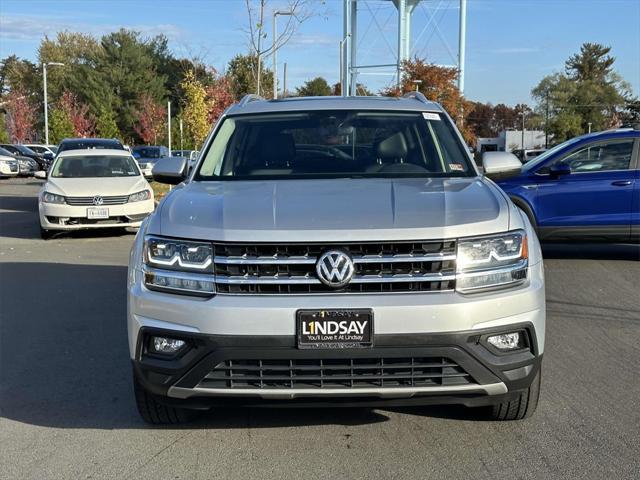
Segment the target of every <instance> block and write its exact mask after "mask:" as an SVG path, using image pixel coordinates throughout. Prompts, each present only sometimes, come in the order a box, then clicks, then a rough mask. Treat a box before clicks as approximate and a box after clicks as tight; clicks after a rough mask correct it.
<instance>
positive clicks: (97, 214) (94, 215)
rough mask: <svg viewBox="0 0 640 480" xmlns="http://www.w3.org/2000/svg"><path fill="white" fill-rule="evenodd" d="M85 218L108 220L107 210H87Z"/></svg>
mask: <svg viewBox="0 0 640 480" xmlns="http://www.w3.org/2000/svg"><path fill="white" fill-rule="evenodd" d="M87 218H89V219H92V220H95V219H100V218H109V209H108V208H87Z"/></svg>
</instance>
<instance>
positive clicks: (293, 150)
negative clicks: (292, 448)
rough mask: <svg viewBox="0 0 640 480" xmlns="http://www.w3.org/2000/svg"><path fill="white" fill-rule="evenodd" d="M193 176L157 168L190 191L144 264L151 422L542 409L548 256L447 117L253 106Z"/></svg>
mask: <svg viewBox="0 0 640 480" xmlns="http://www.w3.org/2000/svg"><path fill="white" fill-rule="evenodd" d="M515 161H516V162H517V160H515ZM517 163H519V162H517ZM507 164H508V161H504V158H499V159H498V161H497V162H496V163H495V164H494V165H493V167H492V168H493V171H495V170H496V169H497V170H499V169H500V168H511V167H512V166H511V167H510V166H509V165H507ZM186 169H187V165H186V160H185V159H181V158H167V159H161V160H159V161H158V162H157V164H156V166H155V167H154V170H153V175H154V178H155V179H156V180H157V181H163V182H166V183H172V184H179V185H178V186H177V187H176V188H174V189H173V190H172V191H171V192H170V193H169V194H168V195H167V196H166V197H165V198H164V199H163V200H162V202H161V203H160V205H159V206H158V208H157V210H156V212H155V213H154V214H153V215H151V216H150V217H148V219H147V220H146V221H145V222H144V224H143V225H142V227H141V228H140V231H139V233H138V236H137V237H136V240H135V244H134V246H133V248H132V251H131V259H130V264H129V276H128V329H129V348H130V353H131V360H132V363H133V373H134V389H135V396H136V401H137V406H138V409H139V411H140V414H141V415H142V417H143V418H144V419H145V420H146V421H148V422H151V423H176V422H180V421H184V420H186V419H187V418H189V416H190V415H189V412H191V411H193V410H202V409H208V408H211V407H213V406H216V405H224V404H229V403H231V404H233V405H238V404H243V405H248V404H255V403H260V404H263V405H264V404H282V403H285V404H289V405H299V404H305V405H313V404H317V403H318V402H320V403H322V404H323V405H327V404H335V405H350V406H352V405H356V404H358V405H363V406H380V405H396V406H398V405H425V404H463V405H467V406H486V407H489V408H487V409H486V412H487V413H489V414H492V418H495V419H498V420H512V419H521V418H525V417H527V416H529V415H530V414H531V413H532V412H533V411H534V410H535V408H536V404H537V401H538V394H539V388H540V370H541V362H542V355H543V348H544V335H545V296H544V276H543V265H542V256H541V251H540V245H539V243H538V240H537V238H536V235H535V233H534V231H533V229H532V227H531V225H530V223H529V221H528V220H527V216H526V215H524V214H523V213H522V212H521V211H520V210H519V209H518V208H516V207H515V206H514V205H513V203H511V201H510V200H509V198H508V197H507V196H506V195H505V194H504V193H503V192H502V191H501V190H500V189H499V188H498V187H497V186H496V185H495V184H494V183H492V182H491V181H490V180H487V179H486V178H484V177H483V176H481V175H480V174H479V172H478V170H477V169H476V166H475V164H474V162H473V161H472V160H471V158H470V156H469V152H468V149H467V148H466V147H465V144H464V141H463V139H462V138H461V136H460V134H459V133H458V131H457V130H456V128H455V125H454V124H453V122H452V121H451V119H450V118H449V117H448V116H447V114H446V113H445V112H444V110H443V109H442V108H441V107H440V106H439V105H437V104H435V103H431V102H429V101H427V100H426V99H425V98H424V97H423V96H422V95H420V94H413V95H411V96H410V97H407V98H376V97H352V98H340V97H337V98H336V97H325V98H289V99H282V100H275V101H273V100H272V101H266V100H262V99H259V98H256V97H254V96H248V97H245V98H244V99H243V100H242V101H241V102H240V103H239V104H237V105H235V106H233V107H231V108H230V109H229V110H227V111H226V112H225V114H224V115H223V117H222V118H221V119H220V120H219V121H218V122H217V124H216V126H215V128H214V129H213V131H212V133H211V134H210V135H209V137H208V138H207V140H206V141H205V144H204V148H203V151H202V154H201V156H200V158H199V160H198V163H197V165H196V167H195V169H193V171H192V172H191V173H190V174H189V177H188V178H185V172H186Z"/></svg>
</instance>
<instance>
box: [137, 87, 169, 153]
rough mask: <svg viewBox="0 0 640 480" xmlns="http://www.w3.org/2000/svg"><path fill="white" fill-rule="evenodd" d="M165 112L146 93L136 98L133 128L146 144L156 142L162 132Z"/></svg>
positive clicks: (165, 116)
mask: <svg viewBox="0 0 640 480" xmlns="http://www.w3.org/2000/svg"><path fill="white" fill-rule="evenodd" d="M166 118H167V112H166V111H165V109H164V108H163V107H162V105H158V104H157V103H156V102H155V101H154V100H153V98H152V97H151V96H150V95H148V94H143V95H142V96H141V97H140V99H139V100H138V111H137V114H136V124H135V125H134V126H133V129H134V130H135V131H136V133H137V134H138V135H139V136H140V138H141V139H142V141H143V142H144V143H146V144H147V145H149V144H151V143H158V137H159V136H161V134H162V133H164V125H165V120H166Z"/></svg>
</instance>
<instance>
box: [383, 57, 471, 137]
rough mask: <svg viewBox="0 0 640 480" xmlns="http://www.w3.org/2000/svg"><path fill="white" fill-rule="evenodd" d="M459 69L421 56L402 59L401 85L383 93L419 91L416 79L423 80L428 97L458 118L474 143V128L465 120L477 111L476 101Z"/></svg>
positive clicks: (465, 132) (422, 89)
mask: <svg viewBox="0 0 640 480" xmlns="http://www.w3.org/2000/svg"><path fill="white" fill-rule="evenodd" d="M457 79H458V70H457V69H456V68H449V67H441V66H440V65H436V64H433V63H427V62H425V61H424V60H421V59H419V58H417V57H416V58H414V59H413V60H405V61H404V62H402V78H401V82H400V87H397V86H393V87H390V88H387V89H386V90H384V91H383V92H382V94H383V95H388V96H400V95H402V94H403V93H407V92H411V91H413V90H415V85H416V84H415V83H414V80H421V81H422V83H420V91H421V92H422V93H423V94H424V96H425V97H427V99H429V100H432V101H435V102H438V103H439V104H440V105H442V107H443V108H444V109H445V110H446V111H447V113H449V115H450V116H451V117H452V118H454V119H456V120H457V123H458V128H459V129H460V131H461V133H462V135H463V136H464V138H465V140H466V141H467V142H468V143H473V142H474V141H475V137H474V134H473V131H472V130H471V129H470V128H469V127H468V126H467V125H466V124H465V122H464V121H463V118H464V116H468V115H469V114H470V113H471V112H472V111H473V103H472V102H470V101H468V100H466V99H465V98H464V97H463V96H462V94H461V93H460V90H458V87H457V85H456V81H457Z"/></svg>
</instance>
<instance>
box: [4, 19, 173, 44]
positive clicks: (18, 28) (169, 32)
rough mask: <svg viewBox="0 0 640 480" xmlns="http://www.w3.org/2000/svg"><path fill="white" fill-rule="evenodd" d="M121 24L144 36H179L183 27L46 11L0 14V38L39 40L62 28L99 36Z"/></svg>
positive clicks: (116, 28)
mask: <svg viewBox="0 0 640 480" xmlns="http://www.w3.org/2000/svg"><path fill="white" fill-rule="evenodd" d="M123 27H124V28H127V29H130V30H135V31H138V32H140V33H142V34H143V35H144V36H153V35H158V34H164V35H165V36H166V37H167V38H169V39H170V40H176V39H179V38H181V37H182V36H183V35H184V31H183V30H182V29H181V28H180V27H178V26H176V25H173V24H169V23H167V24H159V25H158V24H156V25H148V24H140V25H113V24H99V23H87V22H82V21H77V20H75V19H73V18H69V17H68V16H65V17H64V18H62V17H52V16H49V15H47V16H40V15H12V14H10V15H6V14H3V15H0V38H4V39H6V40H39V39H41V38H42V37H43V36H44V35H45V34H46V35H55V33H57V32H60V31H63V30H68V31H71V32H82V33H89V34H91V35H95V36H100V35H104V34H106V33H110V32H114V31H117V30H119V29H120V28H123Z"/></svg>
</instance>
